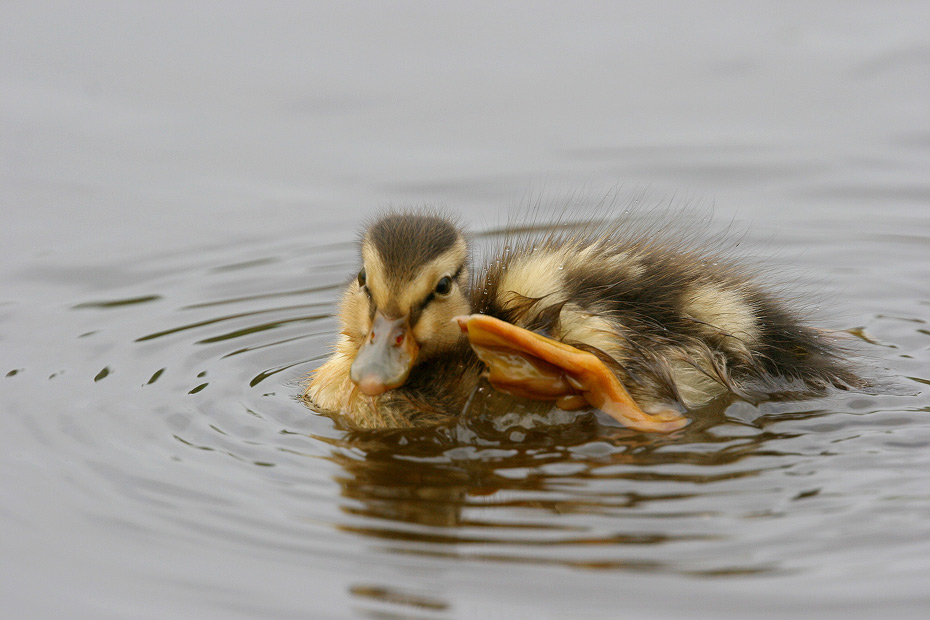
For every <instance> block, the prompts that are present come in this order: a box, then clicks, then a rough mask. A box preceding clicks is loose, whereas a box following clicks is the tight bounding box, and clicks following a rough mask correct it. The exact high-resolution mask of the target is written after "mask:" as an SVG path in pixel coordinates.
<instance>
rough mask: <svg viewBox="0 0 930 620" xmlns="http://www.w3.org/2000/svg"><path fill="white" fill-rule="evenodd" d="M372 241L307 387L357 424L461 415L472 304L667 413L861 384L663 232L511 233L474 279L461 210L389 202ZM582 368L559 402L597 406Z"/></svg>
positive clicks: (746, 282)
mask: <svg viewBox="0 0 930 620" xmlns="http://www.w3.org/2000/svg"><path fill="white" fill-rule="evenodd" d="M361 254H362V263H363V267H362V270H361V271H360V272H359V276H358V277H357V278H356V279H355V280H353V281H352V282H350V283H349V284H348V286H347V287H346V290H345V292H344V293H343V297H342V301H341V305H340V319H341V323H342V331H341V333H340V336H339V340H338V342H337V344H336V348H335V352H334V353H333V355H332V357H330V359H329V360H328V361H326V362H325V363H324V364H323V365H322V366H320V368H319V369H317V371H316V372H314V373H313V375H312V378H311V380H310V382H309V384H308V385H307V389H306V393H305V395H306V397H307V398H308V399H309V400H310V401H311V403H312V404H313V405H314V406H315V407H316V408H318V409H321V410H323V411H326V412H328V413H332V414H336V415H338V416H339V418H340V419H341V420H343V421H344V422H345V424H346V425H347V426H349V427H352V428H395V427H410V426H421V425H430V424H437V423H442V422H445V421H449V420H453V419H455V418H456V417H457V416H458V415H459V414H460V413H461V412H462V410H463V408H464V406H465V403H466V402H467V400H468V398H469V397H470V396H471V395H472V394H473V392H474V390H475V389H476V388H477V387H478V386H479V385H480V384H481V382H482V381H484V379H483V378H482V375H483V374H484V371H485V365H484V364H483V363H482V361H481V360H479V358H478V355H476V351H477V352H478V354H479V355H481V348H480V347H479V346H478V345H477V340H478V339H479V338H477V337H476V336H475V330H474V329H472V331H471V333H469V334H468V336H469V337H471V338H472V340H473V341H474V344H475V346H474V348H473V346H471V345H472V343H470V342H469V337H466V335H463V333H462V330H463V329H465V325H466V323H465V321H463V319H459V323H460V324H461V327H460V326H459V325H457V324H456V323H455V322H454V321H453V319H454V318H455V317H460V316H461V315H482V316H485V317H493V318H494V319H499V320H500V321H502V322H504V323H506V324H507V326H505V327H509V326H515V327H516V328H522V329H524V330H529V331H530V332H535V333H536V334H542V335H543V336H544V338H543V337H539V336H535V338H538V339H539V340H547V339H551V340H552V341H555V342H556V343H562V345H568V346H567V347H561V345H556V347H557V348H558V347H561V348H565V349H566V350H568V349H572V350H575V351H577V352H578V353H579V354H583V355H584V356H586V357H588V358H591V359H592V360H593V359H594V358H596V360H595V361H596V362H597V363H598V364H600V365H601V366H603V367H604V369H606V370H605V372H606V371H609V373H610V374H612V377H610V378H611V379H613V377H615V380H614V381H616V380H619V384H620V386H621V387H620V388H619V389H620V390H623V389H624V388H625V392H626V393H627V394H628V396H629V397H631V398H632V401H634V404H633V407H634V408H635V407H636V406H637V405H638V407H639V408H641V410H642V411H643V412H660V411H665V412H666V414H668V415H667V416H666V417H667V418H668V419H671V418H669V417H668V416H670V415H671V413H669V412H668V410H669V408H678V409H690V408H694V407H697V406H700V405H703V404H706V403H707V402H709V401H711V400H713V399H714V398H716V397H718V396H721V395H723V394H725V393H727V392H733V393H735V394H737V395H739V396H742V397H744V398H748V399H760V398H766V397H780V398H784V397H792V396H793V397H801V396H810V395H814V394H818V393H822V392H824V391H825V390H827V389H829V388H830V387H831V386H835V387H848V386H852V385H856V384H857V382H858V379H857V378H856V377H855V375H854V373H852V372H851V371H850V370H848V369H847V368H846V367H845V366H844V364H843V363H842V362H841V360H840V358H839V356H838V353H837V351H836V350H835V349H834V348H833V346H832V345H831V343H830V342H829V341H828V339H827V337H826V336H825V335H824V333H823V332H821V331H820V330H816V329H813V328H810V327H806V326H805V325H804V324H803V323H802V322H801V321H800V320H799V319H798V318H797V317H796V316H795V315H794V313H793V312H792V311H791V310H790V309H789V308H787V307H786V306H785V305H784V304H783V303H781V302H779V301H778V300H777V299H776V298H775V297H774V296H773V295H771V294H769V293H767V292H766V291H764V290H763V289H762V288H761V287H760V286H758V285H757V284H756V283H754V281H753V279H752V278H751V277H750V276H749V275H748V274H747V273H746V272H745V271H743V270H742V269H740V268H738V267H736V266H733V265H731V264H729V263H728V262H727V261H724V260H721V259H720V258H717V257H714V256H712V255H710V254H709V253H708V252H707V251H705V250H703V249H701V248H700V247H698V246H695V245H693V244H687V243H681V242H677V241H674V240H671V239H669V238H668V237H667V236H664V235H661V234H658V235H657V234H655V231H650V232H647V231H642V230H640V231H637V230H635V229H630V228H629V227H626V226H624V225H623V223H617V222H606V223H601V224H595V225H589V226H582V227H577V228H573V229H569V230H565V231H563V232H551V233H548V234H545V235H542V236H522V237H517V238H510V239H507V240H505V241H504V242H503V244H502V248H501V250H500V252H498V253H497V255H496V256H493V257H492V259H491V260H489V261H487V263H486V264H485V265H484V266H483V267H482V268H481V269H480V270H479V271H478V273H477V275H476V276H475V277H473V278H470V276H469V269H468V264H469V256H468V246H467V243H466V240H465V235H464V232H463V231H462V230H461V229H460V228H459V227H458V226H457V225H456V224H455V223H454V222H453V221H452V220H450V219H449V218H447V217H445V216H443V215H441V214H439V213H436V212H425V211H419V212H392V213H388V214H386V215H385V216H383V217H381V218H380V219H378V220H376V221H374V222H373V223H372V224H371V225H370V226H369V227H368V228H367V230H366V231H365V233H364V235H363V238H362V252H361ZM479 318H480V317H479ZM486 322H488V321H487V320H485V321H483V322H481V321H479V322H478V323H481V324H482V325H483V324H484V323H486ZM475 324H476V322H475V321H472V325H473V326H474V325H475ZM466 331H467V330H466ZM550 348H551V347H550ZM507 353H508V356H509V358H512V357H513V356H512V355H509V352H507ZM517 354H518V355H519V356H524V357H526V355H527V354H526V353H525V349H522V350H520V351H518V352H517ZM588 354H593V356H592V355H588ZM554 355H558V353H556V354H554ZM482 358H484V359H485V360H486V361H487V358H486V356H484V355H482ZM543 359H544V360H546V361H539V360H537V361H536V362H533V365H534V367H540V366H541V365H542V366H545V367H546V368H549V367H550V366H552V364H553V363H554V364H555V366H554V367H553V368H554V371H552V372H550V371H545V372H546V373H548V374H547V376H550V375H553V372H554V373H555V374H558V373H559V372H561V369H564V368H568V365H566V363H563V362H561V361H559V360H560V359H561V358H559V359H556V358H552V357H544V358H543ZM505 368H514V366H505ZM502 372H505V373H511V372H515V371H512V370H505V371H502ZM566 372H568V373H569V375H570V374H571V372H573V371H566ZM520 373H522V371H520ZM520 373H517V374H520ZM496 374H497V375H500V372H497V373H496V369H495V366H494V365H493V364H492V365H491V377H492V385H495V386H497V387H499V388H500V389H505V390H507V391H510V392H511V393H515V394H519V395H521V396H529V397H530V398H541V399H549V398H548V396H549V395H548V393H546V394H539V393H534V390H536V389H537V388H536V387H533V388H531V389H529V390H526V389H524V388H523V387H521V386H523V385H530V384H532V385H533V386H537V385H539V382H538V381H532V380H529V383H526V382H525V381H526V380H525V379H523V378H522V375H521V377H517V378H516V379H514V381H510V380H509V379H508V378H506V377H505V379H504V380H503V381H502V380H501V379H500V377H499V376H498V377H497V380H496V381H495V375H496ZM553 376H554V375H553ZM577 379H578V375H576V379H572V378H571V376H569V377H568V381H569V383H570V384H571V385H572V386H575V387H576V388H577V390H574V392H573V391H572V388H567V389H568V391H566V392H565V394H566V395H567V396H566V397H564V398H563V400H560V402H569V401H571V402H573V403H574V404H575V406H577V405H578V404H579V403H578V402H576V401H573V400H572V399H571V397H572V396H578V395H582V394H583V395H584V396H585V398H586V399H587V402H588V403H597V404H598V406H599V407H601V405H600V403H601V400H598V399H597V398H596V397H595V398H592V397H591V392H589V391H588V388H582V387H581V385H580V384H579V382H578V380H577ZM520 382H524V383H520ZM518 384H519V385H518ZM543 391H545V390H543ZM551 399H552V400H556V397H552V398H551ZM576 400H577V399H576ZM581 404H583V403H581ZM602 408H604V409H605V410H607V411H608V413H611V415H614V413H613V412H612V411H610V410H609V409H610V408H609V407H602ZM645 415H646V417H649V414H648V413H647V414H645ZM614 417H617V418H618V419H620V420H622V421H624V422H625V423H627V418H624V417H622V416H621V417H618V416H617V415H614ZM629 424H632V423H629ZM666 426H667V425H666ZM666 426H662V427H661V428H663V429H665V430H669V428H671V427H669V428H666ZM678 426H680V425H675V426H674V427H675V428H677V427H678ZM647 428H648V427H647ZM657 428H659V427H657Z"/></svg>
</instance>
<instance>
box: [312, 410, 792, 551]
mask: <svg viewBox="0 0 930 620" xmlns="http://www.w3.org/2000/svg"><path fill="white" fill-rule="evenodd" d="M698 413H700V415H701V421H700V422H698V423H696V424H695V425H694V426H693V427H691V428H689V430H688V438H689V440H690V441H689V442H682V441H681V439H680V438H675V437H672V436H652V435H648V434H643V433H638V432H635V431H632V430H630V429H624V428H620V427H616V432H615V433H613V434H608V435H605V434H604V432H603V429H602V428H601V427H600V425H599V424H598V422H597V419H596V416H595V415H594V413H593V412H586V413H580V412H579V413H575V414H573V415H574V416H575V417H574V419H572V420H565V421H564V422H565V423H563V424H557V425H545V424H539V425H538V426H536V427H526V426H523V425H521V424H516V423H515V424H512V425H511V426H501V425H499V424H498V425H495V418H494V417H493V416H487V417H483V418H479V419H477V420H474V419H473V420H472V423H470V424H459V425H455V426H453V427H439V428H433V429H403V430H387V431H385V430H378V431H353V432H349V433H347V434H345V435H344V436H342V437H339V438H330V439H326V441H328V442H329V443H330V444H331V445H333V446H334V447H335V448H337V449H336V450H334V451H333V452H332V454H331V455H330V457H329V458H330V459H331V460H332V461H333V462H335V463H337V464H338V465H339V466H340V467H341V469H342V472H341V474H339V475H338V476H337V477H336V478H335V480H336V481H337V482H338V484H339V485H340V488H341V494H342V496H343V497H344V498H346V499H347V500H350V501H346V502H343V505H342V510H343V511H344V512H346V513H347V514H349V515H351V516H352V517H354V518H352V519H348V520H346V521H344V522H342V523H340V524H339V525H338V527H339V529H341V530H344V531H350V532H353V533H356V534H361V535H363V536H368V537H374V538H379V539H387V540H393V541H398V543H400V544H401V546H400V547H398V548H399V549H402V550H404V552H410V553H416V552H417V551H418V549H419V550H422V551H423V552H428V553H444V554H454V553H455V547H454V546H447V545H457V544H462V543H482V544H500V545H502V546H506V545H513V544H519V545H529V546H532V545H539V546H540V547H539V551H538V553H539V554H542V555H546V554H548V553H550V552H547V551H545V549H551V545H553V544H558V545H574V544H579V545H582V546H584V547H586V548H590V546H591V545H601V546H603V549H602V551H601V554H602V555H604V557H605V558H607V560H605V561H609V559H610V557H612V556H614V555H621V556H622V555H624V554H628V553H630V550H627V551H624V549H623V547H628V546H629V545H632V546H634V547H638V546H641V545H643V544H649V545H657V544H662V543H666V542H671V541H681V540H694V539H696V538H700V537H702V536H703V534H702V533H701V523H695V527H694V529H693V531H686V532H682V531H681V524H680V523H677V522H676V523H672V524H671V529H669V530H666V529H665V526H666V525H668V524H670V520H669V517H670V516H674V515H675V511H676V509H677V510H680V511H681V515H682V518H683V519H686V520H687V519H689V518H691V515H693V510H694V505H693V504H692V503H691V502H689V501H688V498H689V497H691V496H692V494H693V495H694V496H697V495H700V494H701V491H699V490H698V486H700V485H705V484H706V485H710V486H713V485H714V484H715V483H718V482H720V481H721V480H731V479H734V478H738V477H744V476H749V477H752V476H757V475H759V473H760V472H761V471H765V470H767V469H769V468H771V467H772V461H771V459H773V458H778V457H779V453H778V452H777V450H773V449H772V448H771V446H770V445H769V444H770V443H771V442H773V441H776V442H777V441H778V440H782V439H784V438H786V437H789V436H790V435H782V434H779V433H777V432H771V431H764V430H762V429H756V428H754V427H746V426H735V425H734V426H732V427H731V428H732V431H733V432H728V431H727V430H726V427H725V426H722V425H723V424H724V423H725V422H726V421H727V420H726V415H725V403H716V404H715V405H714V406H711V407H709V408H707V409H704V410H701V411H699V412H698ZM514 419H516V418H514ZM750 429H752V432H747V431H749V430H750ZM516 430H519V431H520V432H521V436H520V437H519V441H513V440H511V439H510V438H511V437H512V436H513V433H514V432H515V431H516ZM321 439H322V438H321ZM713 446H717V448H713ZM667 447H674V450H665V449H664V448H667ZM756 455H759V456H764V458H763V459H760V460H759V461H754V460H753V458H752V457H754V456H756ZM789 456H793V455H789ZM738 461H744V462H745V464H744V465H740V466H739V467H738V468H733V467H723V468H718V467H701V468H695V467H694V465H696V464H697V465H706V466H711V465H712V466H727V465H733V464H735V463H737V462H738ZM659 466H661V467H659ZM681 483H685V485H686V488H690V487H694V490H693V491H689V492H688V493H686V494H685V495H683V494H682V488H683V487H682V486H681ZM695 485H697V486H695ZM714 488H715V489H716V487H714ZM718 490H719V489H718ZM708 492H711V491H710V490H709V491H708ZM711 494H713V493H712V492H711ZM708 501H712V500H708ZM678 502H681V504H680V505H679V504H678ZM676 507H677V508H676ZM628 511H631V512H628ZM653 512H655V514H657V515H661V516H662V517H663V518H662V519H658V520H655V521H650V520H649V519H648V517H649V515H650V514H652V513H653ZM569 513H572V514H576V515H579V518H578V519H576V520H573V521H570V522H567V521H564V520H562V519H561V518H560V516H561V515H565V514H569ZM623 515H630V516H635V517H636V521H635V523H636V524H637V525H636V526H635V527H633V528H630V527H629V526H628V524H629V523H630V521H629V520H623V519H620V520H618V519H616V517H617V516H623ZM601 517H605V518H606V520H601ZM673 521H674V520H673ZM403 543H431V544H438V545H442V546H441V547H430V548H428V549H421V548H419V547H410V546H406V545H404V544H403ZM488 552H489V553H496V552H495V551H493V549H490V550H488ZM572 553H573V552H572V551H568V550H566V551H558V552H551V555H552V558H550V560H551V561H560V562H562V561H564V562H565V563H566V564H572V565H576V564H577V563H578V562H579V557H574V556H573V555H572ZM633 553H636V552H635V551H634V552H633ZM624 562H625V563H626V564H629V560H624Z"/></svg>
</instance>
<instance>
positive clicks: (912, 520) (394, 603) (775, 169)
mask: <svg viewBox="0 0 930 620" xmlns="http://www.w3.org/2000/svg"><path fill="white" fill-rule="evenodd" d="M30 6H31V7H32V8H24V7H19V8H17V9H15V10H10V11H7V10H5V11H4V12H5V13H6V14H7V16H6V17H5V18H4V21H3V24H2V28H3V36H2V37H0V48H2V49H0V58H2V60H0V70H2V73H0V79H2V82H0V84H2V86H3V88H0V92H2V93H3V94H2V95H0V105H2V108H0V113H2V116H0V122H2V125H0V131H2V139H0V157H2V161H3V181H2V187H3V189H2V192H3V193H2V209H3V214H4V226H3V228H2V230H0V241H2V246H0V257H2V262H0V278H2V282H3V285H2V289H0V290H2V292H0V480H2V486H0V556H2V557H3V563H2V567H3V570H2V576H0V612H2V613H0V615H2V616H4V617H11V618H27V617H37V618H38V617H68V618H128V617H131V618H173V617H190V618H377V619H387V618H392V619H393V618H417V619H438V618H516V617H534V618H540V617H551V618H564V617H597V618H600V617H606V618H610V617H639V618H645V617H649V618H652V617H655V618H666V617H669V618H679V617H680V618H695V617H715V618H720V617H723V618H746V617H785V616H792V617H810V618H825V617H844V618H849V617H862V618H868V617H875V616H878V615H884V614H894V615H895V616H896V617H898V618H922V617H926V616H927V613H928V611H930V394H928V387H927V386H928V385H930V184H928V178H930V177H928V172H930V103H928V102H930V80H927V78H926V76H927V75H928V69H930V53H928V48H927V38H926V37H927V35H926V32H928V31H930V28H928V24H930V11H928V10H927V9H926V7H923V6H921V5H919V4H917V3H913V4H907V3H902V4H895V5H883V6H882V7H878V6H874V7H871V6H869V5H848V4H847V3H836V4H833V3H828V2H818V3H813V4H808V3H805V4H797V5H783V4H773V5H771V6H770V7H767V8H766V7H764V6H763V5H757V8H753V9H747V8H744V7H743V5H742V4H733V5H730V6H724V5H720V4H714V5H710V6H703V7H701V6H698V5H694V4H691V3H682V4H675V3H673V4H667V5H656V6H655V7H654V8H644V7H641V6H638V5H631V6H629V7H623V6H616V7H615V8H612V9H610V10H609V11H608V10H606V9H603V8H597V7H594V6H589V7H583V8H573V9H569V8H568V7H566V6H562V5H561V4H560V3H555V4H553V5H551V6H542V5H540V7H538V8H536V9H534V10H532V11H530V10H529V9H528V8H525V7H522V8H521V7H511V8H506V7H505V8H500V7H497V6H496V5H493V6H492V5H489V6H487V7H484V9H485V10H484V11H479V10H475V12H472V10H471V9H466V8H464V7H459V8H456V9H453V8H437V7H434V8H431V9H429V8H426V7H424V6H419V5H406V4H405V5H403V6H401V7H395V8H393V9H390V10H389V9H387V8H384V9H378V8H375V7H368V8H367V9H366V10H365V11H360V10H359V11H356V10H353V9H351V8H335V7H333V8H324V7H317V8H312V9H311V8H308V9H303V10H299V11H298V10H296V9H291V10H288V11H286V12H285V11H284V10H283V9H282V10H280V11H278V12H275V13H265V12H260V11H258V10H257V9H254V10H253V9H249V10H245V9H242V10H241V11H240V12H239V13H237V14H235V15H233V14H228V13H224V12H223V6H224V5H218V6H213V7H210V6H208V5H201V7H202V8H197V9H189V8H185V7H184V5H177V6H174V7H173V8H170V9H161V10H159V11H158V12H155V11H154V9H153V10H151V11H149V12H144V10H143V9H139V8H128V7H124V6H123V5H121V4H117V5H113V6H103V5H100V6H96V7H90V8H88V7H82V8H81V9H77V8H73V7H71V8H69V7H66V6H54V7H47V8H42V7H38V6H37V5H30ZM166 6H167V5H166ZM634 86H635V87H634ZM644 188H645V189H646V191H645V192H643V191H641V190H643V189H644ZM608 194H609V195H610V196H611V197H612V199H614V200H616V201H617V203H616V204H617V205H618V206H619V208H620V210H623V209H624V208H625V206H626V205H628V204H633V203H635V202H636V201H637V200H638V201H639V203H640V204H645V205H647V206H648V205H649V204H665V203H669V202H671V203H673V204H675V205H676V206H678V207H680V208H683V209H685V210H689V211H690V210H693V212H694V213H698V214H699V215H696V216H695V217H701V215H700V214H704V213H706V208H707V207H708V205H711V204H713V205H714V210H715V212H716V213H715V218H714V219H715V221H716V222H717V224H716V226H717V228H724V227H727V226H731V227H732V235H733V236H740V235H743V233H744V231H745V230H746V229H748V230H749V232H748V233H747V234H745V236H742V237H741V239H742V240H741V243H740V249H741V250H744V251H745V252H746V254H747V255H748V256H750V257H756V258H758V257H762V258H763V259H764V262H765V264H766V265H767V267H768V268H769V271H771V272H772V278H773V279H775V280H776V281H789V282H794V283H795V286H796V287H797V288H798V289H799V290H801V291H804V292H806V293H808V294H810V297H809V299H810V300H811V301H810V304H809V305H810V306H811V308H810V309H809V310H810V311H811V312H812V313H813V314H814V315H815V316H818V317H819V320H820V323H821V324H822V325H824V326H826V327H831V328H839V329H845V330H848V331H850V333H851V334H853V335H854V337H855V341H856V342H857V343H858V344H857V346H858V347H859V349H860V352H861V359H860V360H859V361H860V363H861V364H862V365H863V367H864V368H866V369H867V372H868V373H869V374H870V375H872V376H874V377H875V378H876V379H877V380H878V387H877V388H876V389H875V390H873V391H872V393H851V394H836V395H832V396H830V397H828V398H823V399H816V400H810V401H804V402H798V403H763V404H761V405H758V406H753V405H750V404H747V403H742V402H733V403H731V404H729V405H728V406H726V407H721V408H718V409H715V410H712V411H711V410H708V411H704V412H698V413H697V414H695V415H696V417H697V421H696V423H695V424H693V425H692V427H690V428H689V429H688V430H687V432H685V433H684V434H683V435H682V436H680V437H679V436H676V437H674V438H661V437H659V438H656V437H648V436H644V435H640V434H636V433H632V432H630V431H627V430H624V429H622V428H619V427H617V426H615V425H612V424H611V423H610V421H609V420H606V419H604V418H603V417H598V416H596V415H595V414H593V413H587V414H581V415H577V416H569V418H570V419H567V420H550V421H554V422H566V423H565V424H554V425H550V426H548V427H543V426H536V427H530V428H527V427H526V426H525V425H521V424H519V423H517V422H518V421H517V420H509V421H507V420H505V421H503V422H500V423H498V424H497V425H496V426H494V425H488V424H487V423H485V422H475V423H463V424H461V425H460V426H459V427H456V428H454V429H449V430H446V431H443V432H421V433H384V434H356V435H349V434H346V433H344V432H342V431H339V430H337V429H336V428H335V427H334V425H333V423H332V422H331V421H330V420H329V419H327V418H325V417H322V416H318V415H316V414H314V413H313V412H311V411H309V410H307V409H306V408H305V407H304V406H303V405H301V404H300V403H299V402H298V401H297V400H296V398H295V396H296V395H297V394H298V393H299V388H298V386H297V383H298V382H299V380H300V379H301V378H302V377H303V376H304V375H305V374H306V373H307V372H309V371H310V370H311V369H313V368H314V367H315V366H316V365H317V364H319V363H320V361H321V360H322V359H323V358H324V357H325V356H326V354H327V351H328V347H329V345H330V344H331V342H332V341H333V339H334V335H335V332H336V329H337V328H336V321H335V319H334V317H333V313H334V312H335V306H334V302H335V300H336V298H337V295H338V292H339V288H340V286H341V284H342V282H343V281H344V280H345V278H346V277H347V276H348V274H351V273H353V272H354V270H355V269H356V268H357V259H356V254H355V253H356V250H355V247H354V239H355V233H356V230H357V227H358V226H359V222H360V220H361V218H362V217H363V216H364V215H365V214H369V213H371V212H372V211H373V210H374V209H375V208H376V207H378V206H379V205H385V204H388V203H394V204H398V203H412V204H420V203H423V202H432V203H444V204H446V205H448V206H449V207H450V208H451V209H454V210H457V211H459V212H461V214H462V217H463V219H464V220H465V221H466V222H469V223H470V224H471V226H472V228H473V230H475V231H487V230H491V229H493V228H494V227H495V226H497V225H498V224H499V223H501V222H502V221H504V220H506V217H507V216H506V214H505V213H503V212H504V211H506V210H507V209H508V208H510V207H517V206H519V204H521V203H526V202H531V203H532V202H534V201H535V200H536V199H537V198H538V199H539V200H541V201H542V202H544V203H548V204H564V205H565V206H566V207H567V208H569V209H571V210H573V211H574V212H577V213H581V214H584V213H589V212H591V209H592V208H593V207H594V206H595V204H596V203H597V202H598V201H599V200H600V199H601V198H602V197H603V196H605V195H608ZM527 196H529V198H527ZM484 239H486V238H485V237H479V239H478V241H479V243H481V242H482V241H483V240H484ZM3 375H5V378H4V377H3Z"/></svg>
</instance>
